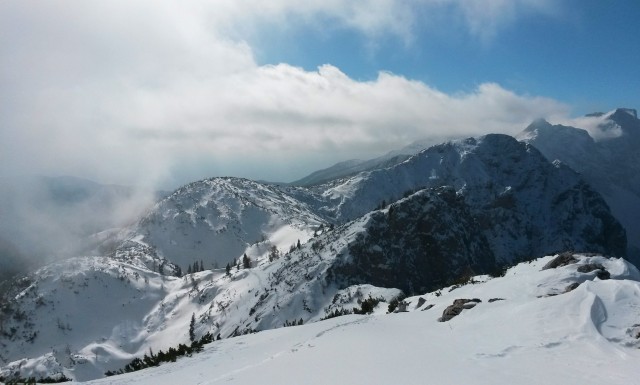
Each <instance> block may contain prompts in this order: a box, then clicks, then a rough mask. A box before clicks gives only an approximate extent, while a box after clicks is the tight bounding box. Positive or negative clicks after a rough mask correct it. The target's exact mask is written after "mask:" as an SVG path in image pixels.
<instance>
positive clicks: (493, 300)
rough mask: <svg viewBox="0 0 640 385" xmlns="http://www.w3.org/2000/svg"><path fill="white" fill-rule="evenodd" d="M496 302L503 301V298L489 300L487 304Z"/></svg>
mask: <svg viewBox="0 0 640 385" xmlns="http://www.w3.org/2000/svg"><path fill="white" fill-rule="evenodd" d="M496 301H504V298H491V299H490V300H489V303H491V302H496Z"/></svg>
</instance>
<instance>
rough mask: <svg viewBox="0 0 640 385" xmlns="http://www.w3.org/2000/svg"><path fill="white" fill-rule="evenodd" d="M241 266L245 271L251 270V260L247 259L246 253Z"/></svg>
mask: <svg viewBox="0 0 640 385" xmlns="http://www.w3.org/2000/svg"><path fill="white" fill-rule="evenodd" d="M242 265H243V267H244V268H245V269H250V268H251V258H249V257H248V256H247V254H246V253H245V254H244V256H243V257H242Z"/></svg>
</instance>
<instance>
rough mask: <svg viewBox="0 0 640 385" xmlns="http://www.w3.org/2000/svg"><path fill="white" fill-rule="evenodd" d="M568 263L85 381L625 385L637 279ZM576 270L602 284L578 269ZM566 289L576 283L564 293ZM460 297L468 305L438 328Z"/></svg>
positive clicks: (615, 268)
mask: <svg viewBox="0 0 640 385" xmlns="http://www.w3.org/2000/svg"><path fill="white" fill-rule="evenodd" d="M574 257H575V258H576V259H577V262H576V263H573V264H570V265H567V266H561V267H558V268H555V269H547V270H542V268H543V267H544V266H545V265H546V264H547V263H549V262H550V261H551V260H552V259H553V258H556V256H549V257H545V258H541V259H538V260H535V261H533V262H530V263H522V264H520V265H518V266H516V267H514V268H512V269H509V270H508V271H507V272H506V274H505V276H504V277H499V278H493V279H491V278H489V277H486V276H480V277H474V279H473V282H475V283H469V284H467V285H464V286H461V287H451V288H444V289H442V290H438V291H436V292H432V293H427V294H425V295H422V296H417V297H412V298H408V299H407V300H406V301H405V304H406V310H407V312H404V313H398V314H388V315H387V314H384V313H385V312H386V310H385V309H386V304H384V303H380V304H379V305H378V307H377V308H376V310H375V312H374V315H369V316H356V315H351V316H344V317H338V318H334V319H330V320H327V321H322V322H317V323H313V324H309V325H303V326H298V327H293V328H283V329H277V330H269V331H265V332H262V333H258V334H253V335H247V336H242V337H237V338H232V339H226V340H222V341H216V342H214V343H212V344H211V345H208V346H207V347H206V348H205V350H204V352H203V353H200V354H197V355H195V356H194V357H192V358H184V359H180V360H178V362H176V363H169V364H165V365H162V366H160V367H158V368H152V369H145V370H142V371H140V372H135V373H130V374H125V375H121V376H117V377H111V378H107V379H102V380H96V381H92V382H91V383H92V384H115V383H117V384H134V383H135V384H172V383H178V382H186V383H209V384H217V383H228V382H230V381H231V382H233V383H234V384H253V383H256V382H265V381H266V382H268V383H278V384H298V383H300V381H301V380H302V381H304V382H305V383H318V384H321V383H354V384H355V383H367V384H374V385H375V384H388V383H403V384H418V383H424V381H425V380H426V379H428V381H429V382H438V383H456V384H463V383H474V384H514V383H546V384H563V385H564V384H580V385H583V384H601V383H609V384H630V383H634V382H635V381H636V380H637V362H638V359H640V349H638V347H640V340H639V339H638V334H640V326H638V319H639V318H640V283H639V282H638V279H640V274H639V273H638V270H637V269H636V268H635V267H633V266H631V265H629V264H628V263H627V262H625V261H624V260H621V259H607V258H604V257H602V256H598V255H575V256H574ZM587 265H601V266H602V268H603V269H604V270H606V271H608V272H609V274H610V277H611V278H610V279H608V280H601V279H599V278H597V277H596V272H595V271H592V272H588V273H581V272H580V271H578V269H579V268H580V267H583V266H587ZM571 284H579V285H578V286H577V287H576V288H574V289H573V290H571V291H569V292H564V291H565V290H566V287H567V286H569V285H571ZM460 298H470V299H477V300H479V301H480V302H477V305H475V306H474V307H472V308H469V309H465V310H463V311H462V312H461V313H460V314H459V315H458V316H456V317H455V318H453V319H451V320H450V321H447V322H438V318H440V316H441V315H442V313H443V312H444V311H445V309H446V308H447V307H448V306H449V305H451V303H452V302H453V301H454V300H455V299H460ZM491 300H493V301H491ZM418 304H419V305H418ZM425 365H426V367H425ZM461 366H463V367H464V370H460V369H461ZM535 369H540V370H535Z"/></svg>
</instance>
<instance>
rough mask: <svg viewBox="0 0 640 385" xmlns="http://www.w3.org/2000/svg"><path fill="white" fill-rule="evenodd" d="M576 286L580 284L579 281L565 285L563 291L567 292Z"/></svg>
mask: <svg viewBox="0 0 640 385" xmlns="http://www.w3.org/2000/svg"><path fill="white" fill-rule="evenodd" d="M578 286H580V283H579V282H574V283H572V284H571V285H569V286H567V287H565V289H564V292H565V293H568V292H570V291H572V290H575V289H576V288H577V287H578Z"/></svg>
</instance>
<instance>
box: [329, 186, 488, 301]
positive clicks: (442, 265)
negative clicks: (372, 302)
mask: <svg viewBox="0 0 640 385" xmlns="http://www.w3.org/2000/svg"><path fill="white" fill-rule="evenodd" d="M349 253H350V255H351V258H350V259H349V260H346V261H345V263H343V264H340V263H337V264H336V265H334V266H333V267H332V268H331V270H332V271H331V272H330V275H333V276H335V277H340V278H341V282H340V283H341V284H342V285H344V286H349V285H353V284H361V283H368V284H371V285H374V286H380V287H396V288H399V289H401V290H402V291H403V292H405V293H408V294H412V293H424V292H426V291H431V290H436V289H438V288H442V287H444V286H448V285H451V284H453V283H454V282H456V281H458V280H459V279H460V277H462V276H465V275H468V274H469V272H474V273H476V274H477V273H481V272H486V271H490V270H492V269H494V267H495V259H494V257H493V253H492V251H491V249H490V247H489V244H488V242H487V239H486V237H485V236H484V234H483V233H482V231H481V229H480V228H479V225H478V222H477V221H476V220H475V218H474V217H473V215H472V214H471V212H470V210H469V206H468V205H467V204H466V203H465V202H464V199H463V198H462V197H461V196H459V195H457V194H456V191H455V190H453V188H451V187H442V188H437V189H426V190H422V191H420V192H418V193H415V194H414V195H411V196H410V197H408V198H407V199H404V200H401V201H399V202H396V203H394V204H393V205H391V206H390V208H389V211H388V213H385V212H382V211H378V212H374V213H372V214H371V219H370V221H369V222H368V224H367V231H366V233H361V234H360V235H359V236H358V237H357V238H356V240H355V241H354V242H352V243H351V245H350V247H349ZM472 275H473V274H472Z"/></svg>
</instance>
